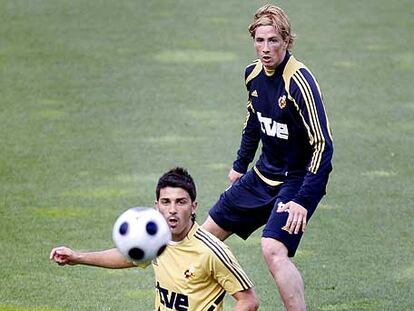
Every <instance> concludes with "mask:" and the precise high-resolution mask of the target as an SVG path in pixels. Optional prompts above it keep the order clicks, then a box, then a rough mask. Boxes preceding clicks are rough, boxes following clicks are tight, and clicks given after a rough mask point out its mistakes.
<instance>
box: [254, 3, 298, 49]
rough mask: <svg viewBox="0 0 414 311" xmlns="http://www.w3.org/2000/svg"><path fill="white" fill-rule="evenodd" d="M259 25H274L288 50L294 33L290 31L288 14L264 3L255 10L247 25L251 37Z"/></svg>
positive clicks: (293, 38) (291, 44)
mask: <svg viewBox="0 0 414 311" xmlns="http://www.w3.org/2000/svg"><path fill="white" fill-rule="evenodd" d="M260 26H273V27H275V28H276V31H277V32H278V33H279V34H280V36H281V37H282V39H283V41H285V42H287V43H288V46H287V48H288V50H290V49H291V48H292V47H293V41H294V40H295V37H296V35H295V34H294V33H293V32H292V29H291V26H290V22H289V18H288V16H287V15H286V13H285V12H284V11H283V10H282V9H281V8H279V7H277V6H275V5H271V4H266V5H264V6H262V7H261V8H259V9H258V10H257V11H256V13H255V14H254V17H253V22H252V23H251V24H250V25H249V32H250V35H251V36H252V38H254V36H255V33H256V29H257V27H260Z"/></svg>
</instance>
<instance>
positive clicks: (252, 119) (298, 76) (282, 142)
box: [233, 52, 333, 208]
mask: <svg viewBox="0 0 414 311" xmlns="http://www.w3.org/2000/svg"><path fill="white" fill-rule="evenodd" d="M245 82H246V87H247V91H248V93H249V97H248V103H247V111H248V115H247V118H246V122H245V125H244V128H243V133H242V139H241V145H240V149H239V150H238V152H237V159H236V161H234V163H233V169H234V170H235V171H237V172H239V173H245V172H246V171H247V168H248V165H249V164H250V163H251V162H252V161H253V159H254V156H255V153H256V150H257V148H258V145H259V142H260V141H261V142H262V152H261V155H260V158H259V160H258V161H257V162H256V164H255V167H254V170H255V171H256V173H257V174H258V175H259V177H260V178H261V179H262V180H263V181H265V182H266V183H268V184H269V185H277V184H278V183H280V182H283V181H284V180H285V179H286V178H289V176H295V177H297V176H303V177H304V178H303V184H302V187H301V189H300V190H299V192H298V193H297V195H296V197H295V198H294V200H293V201H295V202H296V203H299V204H300V205H302V206H304V207H305V208H306V207H307V206H309V204H310V202H312V201H314V200H313V198H314V197H319V196H320V194H321V193H324V192H325V188H326V184H327V180H328V175H329V173H330V171H331V170H332V164H331V160H332V153H333V145H332V135H331V132H330V128H329V121H328V118H327V115H326V112H325V108H324V104H323V100H322V94H321V91H320V88H319V85H318V83H317V81H316V79H315V78H314V77H313V75H312V73H311V72H310V71H309V70H308V68H306V66H305V65H303V64H302V63H300V62H298V61H297V60H296V59H295V58H294V57H293V56H292V55H291V54H290V53H288V52H287V53H286V57H285V58H284V60H283V62H282V63H281V64H279V65H278V66H277V68H276V70H275V71H274V72H273V73H271V74H270V73H267V72H266V71H265V69H264V67H263V65H262V63H261V62H260V60H257V61H255V62H254V63H252V64H251V65H249V66H247V68H246V71H245Z"/></svg>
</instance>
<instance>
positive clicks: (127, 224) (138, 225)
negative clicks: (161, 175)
mask: <svg viewBox="0 0 414 311" xmlns="http://www.w3.org/2000/svg"><path fill="white" fill-rule="evenodd" d="M112 239H113V241H114V243H115V246H116V247H117V249H118V250H119V251H120V252H121V254H122V255H123V256H124V257H125V258H126V259H128V260H130V261H134V262H147V261H150V260H152V259H154V258H156V257H157V256H159V255H161V254H162V252H164V250H165V248H166V247H167V245H168V242H170V240H171V231H170V228H169V227H168V224H167V222H166V220H165V219H164V217H163V216H162V215H161V213H159V212H158V211H157V210H155V209H153V208H145V207H133V208H130V209H128V210H126V211H125V212H123V213H122V214H121V215H120V216H119V217H118V219H117V220H116V221H115V224H114V227H113V230H112Z"/></svg>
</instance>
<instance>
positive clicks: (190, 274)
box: [184, 265, 195, 280]
mask: <svg viewBox="0 0 414 311" xmlns="http://www.w3.org/2000/svg"><path fill="white" fill-rule="evenodd" d="M194 276H195V268H194V266H192V265H191V266H190V268H188V269H187V270H185V272H184V277H185V278H186V279H187V280H189V279H191V278H193V277H194Z"/></svg>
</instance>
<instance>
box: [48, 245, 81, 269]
mask: <svg viewBox="0 0 414 311" xmlns="http://www.w3.org/2000/svg"><path fill="white" fill-rule="evenodd" d="M49 258H50V260H53V261H54V262H56V263H57V264H58V265H59V266H64V265H76V264H77V261H76V259H77V253H76V252H74V251H73V250H71V249H70V248H68V247H65V246H60V247H55V248H54V249H52V251H51V252H50V255H49Z"/></svg>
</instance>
